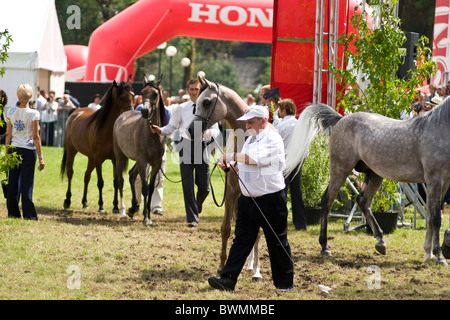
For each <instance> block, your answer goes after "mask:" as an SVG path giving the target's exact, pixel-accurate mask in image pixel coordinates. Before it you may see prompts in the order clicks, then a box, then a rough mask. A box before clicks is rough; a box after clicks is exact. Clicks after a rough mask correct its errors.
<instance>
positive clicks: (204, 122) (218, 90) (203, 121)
mask: <svg viewBox="0 0 450 320" xmlns="http://www.w3.org/2000/svg"><path fill="white" fill-rule="evenodd" d="M214 84H215V85H216V88H217V99H216V101H215V102H214V105H213V108H212V109H211V112H210V113H209V116H208V118H206V117H203V116H201V115H199V114H196V115H195V116H196V117H198V118H200V119H201V120H202V123H203V124H204V126H205V129H206V125H207V124H208V123H209V120H211V116H212V115H213V114H214V111H215V109H216V105H217V101H219V95H220V87H219V85H218V84H217V82H215V83H214Z"/></svg>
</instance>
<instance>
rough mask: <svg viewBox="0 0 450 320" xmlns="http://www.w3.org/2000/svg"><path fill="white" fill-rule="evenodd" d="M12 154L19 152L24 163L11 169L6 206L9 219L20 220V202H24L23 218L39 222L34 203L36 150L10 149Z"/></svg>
mask: <svg viewBox="0 0 450 320" xmlns="http://www.w3.org/2000/svg"><path fill="white" fill-rule="evenodd" d="M9 151H10V152H14V151H15V152H17V154H18V155H20V156H22V163H21V164H19V165H18V166H17V167H14V168H11V169H9V177H8V179H9V187H8V198H7V200H6V206H7V208H8V217H10V218H20V217H21V215H20V209H19V201H20V200H21V201H22V211H23V218H24V219H29V220H38V216H37V212H36V208H35V206H34V202H33V188H34V171H35V168H36V158H37V156H36V150H29V149H25V148H10V149H9Z"/></svg>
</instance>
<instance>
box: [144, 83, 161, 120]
mask: <svg viewBox="0 0 450 320" xmlns="http://www.w3.org/2000/svg"><path fill="white" fill-rule="evenodd" d="M146 86H151V87H152V88H153V89H155V90H157V91H159V88H157V87H155V86H154V85H152V83H151V82H148V83H147V84H146ZM156 103H158V101H156ZM156 103H150V99H145V101H144V104H143V106H142V109H141V115H142V118H144V119H147V120H148V123H149V124H150V125H153V123H152V120H151V119H152V117H153V114H154V113H155V110H156ZM149 107H150V108H149Z"/></svg>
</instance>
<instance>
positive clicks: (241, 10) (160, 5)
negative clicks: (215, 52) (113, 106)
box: [66, 0, 273, 82]
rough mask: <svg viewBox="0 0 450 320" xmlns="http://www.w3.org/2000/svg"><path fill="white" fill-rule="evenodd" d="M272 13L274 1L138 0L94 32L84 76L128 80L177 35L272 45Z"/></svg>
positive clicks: (97, 80) (96, 80) (96, 78)
mask: <svg viewBox="0 0 450 320" xmlns="http://www.w3.org/2000/svg"><path fill="white" fill-rule="evenodd" d="M272 16H273V0H246V1H242V0H221V1H217V0H191V1H187V0H164V1H162V0H141V1H138V2H136V3H135V4H133V5H132V6H130V7H128V8H127V9H126V10H124V11H122V12H121V13H119V14H117V15H116V16H114V17H113V18H111V19H110V20H108V21H106V22H105V23H104V24H102V25H101V26H100V27H99V28H97V29H96V30H95V31H94V32H93V33H92V36H91V38H90V40H89V54H88V57H87V61H86V73H85V76H84V80H85V81H94V82H109V81H112V80H114V79H116V80H121V81H123V80H126V77H127V75H129V74H133V70H134V61H135V60H136V59H137V58H139V57H141V56H143V55H145V54H146V53H148V52H150V51H152V50H154V49H156V47H157V46H159V45H160V44H161V43H164V42H166V41H168V40H170V39H172V38H174V37H176V36H189V37H196V38H207V39H217V40H234V41H244V42H266V43H270V42H271V41H272ZM66 53H67V50H66ZM70 59H71V58H70V54H69V55H68V62H69V66H70V64H71V63H70V61H69V60H70ZM69 74H70V70H69Z"/></svg>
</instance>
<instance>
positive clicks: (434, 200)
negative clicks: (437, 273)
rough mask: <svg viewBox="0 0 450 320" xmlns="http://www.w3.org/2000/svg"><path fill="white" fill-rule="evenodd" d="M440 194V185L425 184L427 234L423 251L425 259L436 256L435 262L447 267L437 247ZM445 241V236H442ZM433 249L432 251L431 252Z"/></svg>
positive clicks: (440, 220)
mask: <svg viewBox="0 0 450 320" xmlns="http://www.w3.org/2000/svg"><path fill="white" fill-rule="evenodd" d="M441 193H442V184H440V183H438V182H427V213H428V215H427V232H426V235H425V243H424V249H425V253H426V257H427V259H432V258H433V254H435V255H436V262H437V263H438V264H441V265H447V262H446V261H445V258H444V257H443V256H442V255H441V247H440V245H439V231H440V229H441V224H442V218H441ZM444 240H445V235H444ZM432 249H433V250H432Z"/></svg>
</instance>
